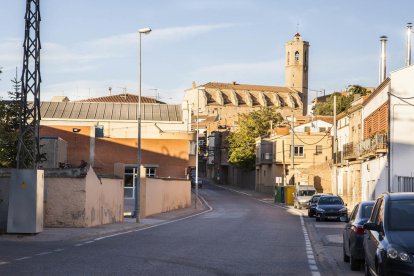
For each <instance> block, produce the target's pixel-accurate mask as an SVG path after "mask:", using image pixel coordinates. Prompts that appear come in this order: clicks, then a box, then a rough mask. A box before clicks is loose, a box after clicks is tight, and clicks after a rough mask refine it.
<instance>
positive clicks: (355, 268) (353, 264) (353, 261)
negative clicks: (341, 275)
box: [348, 248, 361, 271]
mask: <svg viewBox="0 0 414 276" xmlns="http://www.w3.org/2000/svg"><path fill="white" fill-rule="evenodd" d="M348 258H349V264H350V266H351V270H352V271H359V269H360V267H361V263H360V261H359V260H357V259H355V258H353V257H352V253H351V248H349V257H348Z"/></svg>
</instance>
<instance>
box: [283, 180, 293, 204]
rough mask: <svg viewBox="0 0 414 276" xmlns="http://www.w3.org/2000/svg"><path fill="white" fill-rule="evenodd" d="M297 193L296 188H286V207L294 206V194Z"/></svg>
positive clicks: (290, 186) (291, 186)
mask: <svg viewBox="0 0 414 276" xmlns="http://www.w3.org/2000/svg"><path fill="white" fill-rule="evenodd" d="M294 192H295V186H293V185H289V186H285V203H286V205H293V193H294Z"/></svg>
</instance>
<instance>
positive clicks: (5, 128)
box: [0, 75, 21, 168]
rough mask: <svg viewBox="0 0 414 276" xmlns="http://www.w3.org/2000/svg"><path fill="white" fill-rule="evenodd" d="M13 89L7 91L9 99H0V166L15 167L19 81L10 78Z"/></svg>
mask: <svg viewBox="0 0 414 276" xmlns="http://www.w3.org/2000/svg"><path fill="white" fill-rule="evenodd" d="M12 83H13V89H14V91H9V92H8V94H9V97H10V100H8V101H5V100H1V101H0V167H2V168H14V167H16V156H17V141H18V135H19V134H18V128H19V97H20V84H21V82H20V81H19V80H18V79H17V75H16V77H15V78H14V79H13V80H12Z"/></svg>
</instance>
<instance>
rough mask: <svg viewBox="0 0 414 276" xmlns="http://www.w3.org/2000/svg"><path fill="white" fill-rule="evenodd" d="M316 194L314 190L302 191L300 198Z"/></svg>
mask: <svg viewBox="0 0 414 276" xmlns="http://www.w3.org/2000/svg"><path fill="white" fill-rule="evenodd" d="M314 194H315V191H314V190H301V191H299V192H298V196H313V195H314Z"/></svg>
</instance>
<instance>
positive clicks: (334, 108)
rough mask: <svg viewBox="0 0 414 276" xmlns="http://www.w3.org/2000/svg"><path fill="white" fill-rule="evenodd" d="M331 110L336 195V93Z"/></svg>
mask: <svg viewBox="0 0 414 276" xmlns="http://www.w3.org/2000/svg"><path fill="white" fill-rule="evenodd" d="M333 112H334V141H333V156H334V160H333V161H334V174H335V189H336V195H338V177H337V166H336V164H337V160H338V156H337V155H338V151H337V148H336V147H337V145H336V143H337V137H336V135H337V133H336V128H337V127H336V95H334V106H333Z"/></svg>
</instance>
